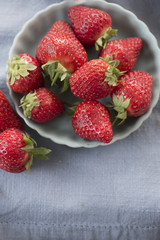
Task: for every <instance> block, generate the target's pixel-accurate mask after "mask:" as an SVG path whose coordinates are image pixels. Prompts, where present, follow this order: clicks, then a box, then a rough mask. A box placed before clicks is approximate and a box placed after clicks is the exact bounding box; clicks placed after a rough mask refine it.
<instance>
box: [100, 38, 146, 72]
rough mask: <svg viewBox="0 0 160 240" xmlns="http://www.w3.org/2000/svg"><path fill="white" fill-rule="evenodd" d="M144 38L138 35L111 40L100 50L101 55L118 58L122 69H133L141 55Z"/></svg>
mask: <svg viewBox="0 0 160 240" xmlns="http://www.w3.org/2000/svg"><path fill="white" fill-rule="evenodd" d="M141 48H142V39H140V38H138V37H132V38H124V39H118V40H113V41H110V42H109V43H108V44H107V45H106V47H105V48H104V49H102V50H101V52H100V55H99V56H100V57H102V58H107V57H109V56H110V57H111V58H112V59H113V60H118V61H119V65H118V67H117V68H118V69H119V70H120V71H131V70H132V68H133V67H134V65H135V64H136V61H137V59H138V57H139V54H140V51H141Z"/></svg>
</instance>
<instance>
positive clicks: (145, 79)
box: [112, 71, 153, 122]
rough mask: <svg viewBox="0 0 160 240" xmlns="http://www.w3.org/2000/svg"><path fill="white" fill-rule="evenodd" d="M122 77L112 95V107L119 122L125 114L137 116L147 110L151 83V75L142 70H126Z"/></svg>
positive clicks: (125, 116) (150, 94) (124, 117)
mask: <svg viewBox="0 0 160 240" xmlns="http://www.w3.org/2000/svg"><path fill="white" fill-rule="evenodd" d="M122 78H123V79H124V80H123V81H122V82H119V83H118V86H117V87H116V88H115V89H114V91H113V95H112V99H113V107H114V109H115V110H116V111H117V112H118V114H117V117H116V119H121V122H123V121H124V120H125V119H126V118H127V115H128V116H133V117H138V116H140V115H142V114H144V113H145V112H146V111H147V110H148V108H149V105H150V102H151V97H152V83H153V77H152V76H151V75H150V74H149V73H146V72H142V71H131V72H128V73H126V74H125V75H124V76H123V77H122ZM120 80H121V78H120Z"/></svg>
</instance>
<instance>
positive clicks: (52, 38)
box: [0, 6, 153, 172]
mask: <svg viewBox="0 0 160 240" xmlns="http://www.w3.org/2000/svg"><path fill="white" fill-rule="evenodd" d="M68 17H69V19H70V21H71V25H70V24H69V23H68V22H66V21H63V20H58V21H56V22H54V23H53V25H52V27H51V28H50V29H49V31H48V33H47V34H46V35H45V36H44V37H43V39H42V40H41V42H40V43H39V45H38V46H37V50H36V56H35V58H34V57H33V56H31V55H30V54H28V53H22V54H20V55H15V56H13V59H11V60H8V61H7V63H8V71H7V72H8V83H9V86H10V87H11V89H12V90H13V91H15V92H17V93H22V94H23V97H22V98H21V100H20V107H21V108H22V109H23V112H24V115H25V116H26V117H27V118H29V119H32V120H33V121H36V122H39V123H44V122H48V121H51V120H52V119H54V118H55V117H57V116H60V115H62V114H64V113H65V109H67V110H68V108H69V107H68V106H66V104H64V103H63V102H62V100H60V99H59V96H60V94H62V93H63V92H65V91H71V92H72V93H73V94H74V95H75V96H76V97H77V99H78V103H76V104H75V105H74V103H73V106H72V107H71V108H70V109H72V110H73V109H74V113H73V116H72V126H73V130H74V131H75V133H76V134H78V135H79V136H80V137H82V138H84V139H88V140H97V141H100V142H104V143H109V142H110V141H111V140H112V138H113V129H112V124H113V123H111V116H110V110H109V109H108V107H107V106H105V105H104V104H102V102H101V101H99V100H101V99H102V98H106V97H107V96H110V97H111V99H112V103H111V104H110V107H111V109H113V110H114V111H115V112H116V113H117V114H116V116H115V120H114V122H117V123H118V124H120V123H122V122H124V121H125V119H126V118H127V116H133V117H138V116H141V115H142V114H144V113H145V112H146V111H147V110H148V108H149V105H150V102H151V97H152V83H153V78H152V76H151V75H150V74H149V73H146V72H142V71H138V70H134V71H133V70H132V69H133V67H134V66H135V63H136V61H137V59H138V57H139V54H140V51H141V48H142V39H140V38H138V37H132V38H125V39H117V40H110V41H109V42H108V40H109V39H110V38H111V37H113V36H116V34H117V30H116V29H112V20H111V17H110V15H109V14H108V13H107V12H104V11H101V10H98V9H94V8H88V7H85V6H73V7H71V8H70V9H69V12H68ZM93 45H95V51H98V52H99V58H98V59H92V60H90V61H88V56H87V52H86V49H87V48H89V47H90V46H93ZM48 80H49V81H50V85H51V86H54V85H56V87H58V89H59V92H58V94H56V95H55V94H54V93H53V91H52V90H50V89H52V88H50V89H49V88H47V87H46V81H47V82H48ZM53 88H54V87H53ZM79 99H81V100H80V101H79ZM18 129H19V130H18ZM0 130H1V131H2V133H1V134H0V168H2V169H4V170H6V171H10V172H21V171H24V170H25V169H29V168H30V166H31V164H32V160H33V155H34V156H36V157H39V158H44V155H45V154H48V153H49V151H50V150H48V149H45V148H38V149H39V150H37V148H34V145H35V141H34V140H33V139H31V138H30V137H29V136H28V135H27V134H26V133H24V132H23V131H22V122H21V119H20V118H19V117H18V116H17V114H15V113H14V112H13V110H12V109H11V106H10V105H9V102H8V100H7V99H6V98H5V96H4V94H3V93H2V92H0ZM5 146H6V147H5ZM8 146H9V147H8ZM13 149H14V150H13ZM17 149H18V150H17ZM15 152H16V154H18V155H16V154H15ZM6 153H7V154H6ZM13 153H14V154H13ZM42 155H43V157H42ZM45 158H46V157H45ZM7 159H10V161H9V160H7Z"/></svg>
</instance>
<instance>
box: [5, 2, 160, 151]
mask: <svg viewBox="0 0 160 240" xmlns="http://www.w3.org/2000/svg"><path fill="white" fill-rule="evenodd" d="M97 2H98V3H99V2H101V3H102V4H105V5H106V6H108V7H109V6H110V7H111V6H112V7H115V8H116V9H117V10H119V11H120V12H121V13H122V12H123V13H125V14H126V16H127V17H129V18H132V19H134V21H136V22H137V23H140V26H141V28H142V27H143V28H144V29H145V30H146V32H147V35H149V36H150V39H152V45H153V46H154V48H153V47H152V51H153V52H154V57H155V58H156V62H157V65H159V66H160V48H159V46H158V41H157V39H156V37H155V36H154V35H153V34H152V33H151V31H150V30H149V28H148V26H147V25H146V24H145V23H144V22H143V21H142V20H140V19H139V18H138V17H137V16H136V15H135V14H134V13H133V12H131V11H129V10H127V9H125V8H124V7H122V6H120V5H118V4H117V3H110V2H106V1H104V0H97V1H96V0H89V1H86V0H83V1H76V0H71V1H70V0H66V1H62V2H60V3H53V4H50V5H49V6H47V7H46V8H44V9H42V10H40V11H38V12H37V13H35V14H34V15H33V16H32V17H31V18H30V19H29V20H28V21H26V22H25V23H24V25H23V26H22V28H21V30H20V31H19V32H18V33H17V34H16V36H15V38H14V40H13V43H12V46H11V48H10V50H9V59H10V58H11V57H12V56H13V52H14V48H15V46H16V44H17V41H18V40H19V38H20V37H21V35H22V34H23V33H24V31H25V29H26V28H27V27H28V26H29V25H30V24H31V23H32V22H33V21H34V20H35V19H37V18H38V17H39V16H41V15H42V14H45V13H47V12H48V11H49V10H50V9H51V8H54V7H57V6H63V5H67V4H68V3H70V4H71V5H80V4H85V3H87V5H88V3H89V4H90V3H91V4H92V3H97ZM88 6H89V5H88ZM138 27H139V26H138ZM139 28H140V27H139ZM157 69H158V72H159V76H160V68H157ZM157 75H158V74H157ZM157 84H158V87H159V91H158V94H157V95H156V96H154V99H152V101H151V105H150V108H149V109H148V111H147V112H146V113H145V114H144V115H142V116H141V117H140V118H139V119H138V120H137V122H136V124H135V125H134V126H133V127H132V129H130V130H129V131H128V132H125V133H124V134H123V135H122V136H120V137H119V134H118V136H116V137H113V139H112V141H111V142H110V143H103V142H98V141H95V142H94V145H93V144H92V143H93V141H85V140H84V142H76V143H75V142H74V144H73V141H72V142H71V143H70V141H66V142H64V141H61V139H59V138H51V137H50V136H48V135H47V134H46V132H45V131H41V129H40V128H34V127H33V126H32V123H30V122H29V121H28V119H27V118H25V116H24V115H23V113H22V112H21V111H20V110H19V107H18V106H17V104H16V101H15V99H14V96H13V91H12V90H11V88H10V87H9V84H8V83H7V86H8V88H9V94H10V98H11V100H12V102H13V104H14V106H15V109H16V112H17V113H18V114H19V115H20V117H22V118H23V120H24V121H25V123H26V124H27V125H28V126H29V127H30V128H32V129H33V130H36V131H37V132H38V133H39V135H41V136H43V137H45V138H48V139H50V140H51V141H53V142H55V143H57V144H61V145H66V146H68V147H72V148H81V147H84V148H93V147H98V146H107V145H110V144H113V143H114V142H116V141H118V140H122V139H124V138H126V137H128V136H129V135H130V134H132V133H133V132H135V131H136V130H137V129H138V128H139V127H140V126H141V125H142V123H143V122H144V121H145V120H147V119H148V117H149V116H150V115H151V113H152V111H153V108H154V107H155V106H156V104H157V102H158V100H159V96H160V79H159V80H158V83H157ZM91 142H92V143H91Z"/></svg>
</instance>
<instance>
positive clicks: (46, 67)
mask: <svg viewBox="0 0 160 240" xmlns="http://www.w3.org/2000/svg"><path fill="white" fill-rule="evenodd" d="M42 69H43V71H44V73H45V74H46V75H47V76H49V78H50V80H51V86H53V85H54V84H55V83H56V82H57V80H60V82H63V86H62V87H61V89H60V91H59V93H63V92H65V91H67V89H68V87H69V78H70V76H71V74H70V73H68V71H67V69H66V68H65V67H63V66H62V64H60V62H59V61H58V60H55V61H48V62H47V63H46V64H43V65H42Z"/></svg>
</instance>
